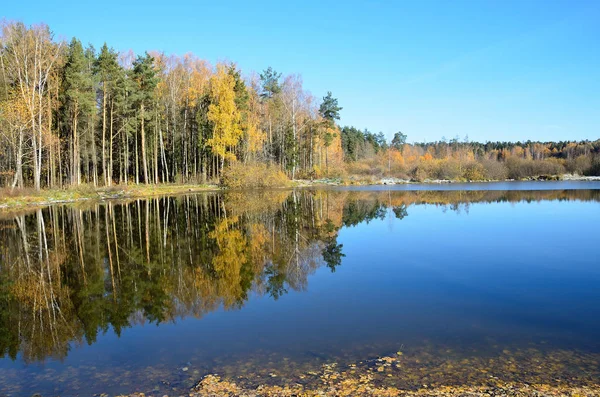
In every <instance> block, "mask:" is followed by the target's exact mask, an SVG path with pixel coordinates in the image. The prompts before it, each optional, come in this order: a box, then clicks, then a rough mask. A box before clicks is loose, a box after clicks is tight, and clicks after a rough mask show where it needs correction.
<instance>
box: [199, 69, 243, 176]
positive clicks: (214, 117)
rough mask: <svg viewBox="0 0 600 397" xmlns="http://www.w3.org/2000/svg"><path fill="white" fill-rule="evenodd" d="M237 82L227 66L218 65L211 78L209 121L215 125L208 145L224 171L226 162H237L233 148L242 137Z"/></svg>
mask: <svg viewBox="0 0 600 397" xmlns="http://www.w3.org/2000/svg"><path fill="white" fill-rule="evenodd" d="M234 88H235V80H234V78H233V76H232V75H231V74H229V73H228V69H227V66H226V65H224V64H219V65H217V72H216V73H215V74H214V75H212V76H211V78H210V102H211V103H210V105H209V107H208V120H210V121H211V122H212V124H213V136H212V137H211V138H209V139H208V140H207V141H206V143H207V145H208V146H210V147H211V149H212V152H213V154H214V155H215V156H217V157H218V158H219V160H220V171H223V166H224V165H225V160H226V159H227V160H235V159H236V156H235V153H234V151H233V148H234V147H235V146H236V145H237V144H238V142H239V140H240V138H241V137H242V133H243V131H242V128H241V125H240V123H241V114H240V111H239V109H238V108H237V106H236V104H235V90H234Z"/></svg>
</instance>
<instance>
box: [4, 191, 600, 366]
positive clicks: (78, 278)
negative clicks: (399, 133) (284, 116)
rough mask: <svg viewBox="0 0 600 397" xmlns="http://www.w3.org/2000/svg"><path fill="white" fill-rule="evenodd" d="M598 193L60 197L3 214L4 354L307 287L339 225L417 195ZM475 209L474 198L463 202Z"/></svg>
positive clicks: (518, 196)
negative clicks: (68, 201)
mask: <svg viewBox="0 0 600 397" xmlns="http://www.w3.org/2000/svg"><path fill="white" fill-rule="evenodd" d="M524 200H526V201H539V200H593V201H600V191H593V190H586V191H550V192H549V191H543V192H522V191H520V192H516V191H511V192H499V191H486V192H482V191H468V192H466V191H462V192H455V191H446V192H432V191H420V192H373V191H371V192H369V191H336V190H314V191H312V190H300V191H277V192H265V193H252V194H243V193H231V194H198V195H190V196H177V197H162V198H154V199H147V200H134V201H127V202H105V203H93V204H88V205H85V206H53V207H48V208H44V209H37V210H34V211H33V212H29V213H26V214H10V215H8V214H5V215H3V217H2V218H0V354H1V355H2V356H9V357H11V358H12V359H16V358H17V356H18V355H19V354H20V356H21V357H22V359H23V360H24V361H25V362H35V361H43V360H45V359H47V358H50V357H52V358H55V359H62V358H64V357H66V355H67V354H68V352H69V346H70V345H71V343H88V344H91V343H94V341H95V340H96V338H97V336H98V334H99V333H103V332H106V331H108V330H109V329H112V330H113V331H114V332H115V333H116V334H117V335H120V334H121V332H122V331H123V329H125V328H128V327H131V326H133V325H135V324H139V323H146V322H151V323H161V322H166V321H174V320H175V319H177V318H181V317H186V316H195V317H202V316H203V315H204V314H205V313H209V312H212V311H215V310H217V309H219V308H224V309H236V308H241V307H242V306H243V305H244V303H245V302H246V301H247V300H248V299H249V295H250V294H252V293H254V294H259V295H269V296H271V297H272V298H273V299H278V298H279V297H281V296H282V295H284V294H285V293H287V292H288V291H290V290H292V291H302V290H303V289H305V288H306V286H307V283H308V277H309V275H311V274H312V273H314V272H315V270H316V269H318V268H320V267H322V266H327V267H328V268H329V269H330V270H331V271H335V270H336V268H337V267H338V266H340V265H342V262H343V257H344V253H343V245H342V244H340V243H339V242H338V232H339V230H340V229H341V228H342V227H353V226H356V225H358V224H360V223H363V222H370V221H372V220H375V219H384V218H385V217H386V216H388V215H389V216H393V217H395V218H398V219H403V218H405V217H406V216H408V214H409V208H410V206H411V205H416V204H434V205H440V206H444V207H445V208H449V209H450V210H454V211H459V210H461V208H462V209H465V208H467V207H468V205H469V204H470V203H474V202H503V201H507V202H516V201H524ZM467 209H468V208H467Z"/></svg>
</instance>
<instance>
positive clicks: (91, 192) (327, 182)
mask: <svg viewBox="0 0 600 397" xmlns="http://www.w3.org/2000/svg"><path fill="white" fill-rule="evenodd" d="M547 181H555V182H559V181H562V182H600V176H578V175H562V176H553V177H537V178H529V179H526V180H519V181H516V180H512V179H507V180H503V181H454V180H424V181H422V182H418V181H412V180H406V179H398V178H381V179H379V180H366V179H364V180H360V179H357V180H352V179H342V178H323V179H315V180H305V179H297V180H293V181H290V184H289V185H288V186H282V187H279V188H273V189H274V190H280V189H294V188H311V187H352V186H356V187H368V186H394V185H431V186H436V185H446V184H471V183H473V184H475V183H489V184H494V183H509V182H547ZM227 190H228V189H225V188H223V187H221V186H218V185H214V184H199V185H193V184H184V185H176V184H164V185H163V184H158V185H141V184H140V185H126V186H122V185H116V186H112V187H98V188H93V187H89V186H85V187H79V188H67V189H53V190H41V191H39V192H32V191H27V192H26V194H18V193H17V194H15V195H14V196H12V195H10V196H5V197H2V196H0V212H6V211H11V210H19V209H26V208H29V209H30V208H36V207H46V206H49V205H54V204H72V203H78V202H84V201H89V200H97V201H105V200H122V199H134V198H146V197H155V196H164V195H178V194H186V193H200V192H223V191H227ZM244 190H251V189H244ZM261 190H264V189H261Z"/></svg>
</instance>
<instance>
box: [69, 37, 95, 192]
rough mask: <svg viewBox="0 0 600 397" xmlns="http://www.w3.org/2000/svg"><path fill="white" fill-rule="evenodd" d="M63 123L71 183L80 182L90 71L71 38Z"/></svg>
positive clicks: (91, 107) (89, 102)
mask: <svg viewBox="0 0 600 397" xmlns="http://www.w3.org/2000/svg"><path fill="white" fill-rule="evenodd" d="M62 91H63V110H64V113H63V115H64V120H63V123H64V126H65V127H66V129H67V130H68V131H69V133H70V134H69V137H70V169H71V178H70V179H71V184H74V185H79V184H81V144H80V137H81V135H82V133H81V130H80V129H79V125H80V122H81V121H82V120H85V119H86V118H87V117H89V115H90V114H91V113H92V112H93V111H94V89H93V78H92V74H91V71H90V70H89V68H88V67H87V61H86V56H85V54H84V51H83V47H82V45H81V42H80V41H79V40H77V39H76V38H73V40H71V44H70V45H69V48H68V53H67V61H66V64H65V67H64V71H63V87H62Z"/></svg>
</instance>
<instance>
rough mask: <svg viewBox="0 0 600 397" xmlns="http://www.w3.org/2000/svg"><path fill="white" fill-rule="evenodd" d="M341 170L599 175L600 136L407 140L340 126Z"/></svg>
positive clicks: (436, 175) (479, 176)
mask: <svg viewBox="0 0 600 397" xmlns="http://www.w3.org/2000/svg"><path fill="white" fill-rule="evenodd" d="M341 135H342V136H341V138H342V150H343V152H344V159H345V160H346V162H347V165H346V172H348V173H349V174H351V175H361V176H376V177H382V176H394V177H400V178H410V179H416V180H423V179H450V180H504V179H523V178H529V177H540V176H554V175H561V174H565V173H570V174H579V175H600V140H596V141H587V140H586V141H578V142H576V141H561V142H533V141H526V142H486V143H480V142H469V140H468V138H465V139H464V140H459V139H458V138H454V139H451V140H446V139H442V140H440V141H437V142H427V143H415V144H407V143H406V138H407V137H406V135H404V134H402V133H401V132H398V133H396V134H395V135H394V137H393V139H392V141H391V142H389V143H388V142H387V141H386V139H385V136H384V134H383V133H381V132H380V133H378V134H375V133H372V132H370V131H368V130H364V131H361V130H359V129H357V128H354V127H343V128H342V129H341Z"/></svg>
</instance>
